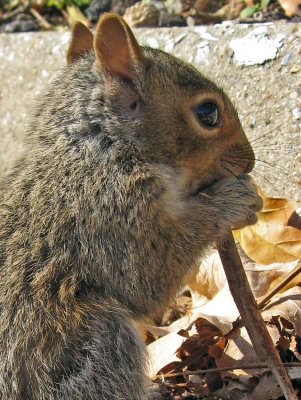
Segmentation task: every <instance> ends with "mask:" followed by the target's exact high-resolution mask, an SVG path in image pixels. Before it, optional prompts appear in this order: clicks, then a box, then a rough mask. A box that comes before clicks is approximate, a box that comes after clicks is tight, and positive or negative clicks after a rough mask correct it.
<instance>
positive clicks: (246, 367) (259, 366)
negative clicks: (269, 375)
mask: <svg viewBox="0 0 301 400" xmlns="http://www.w3.org/2000/svg"><path fill="white" fill-rule="evenodd" d="M283 366H284V367H285V368H287V369H290V368H294V367H297V368H300V367H301V362H291V363H283ZM238 369H243V370H249V369H250V370H252V369H269V366H268V365H267V364H266V363H257V364H241V365H235V366H233V367H231V366H229V367H223V368H210V369H197V370H196V371H182V372H169V373H167V374H158V375H156V376H155V377H154V378H153V379H162V378H164V379H165V378H174V377H177V376H187V375H200V374H212V373H215V372H227V371H235V370H238Z"/></svg>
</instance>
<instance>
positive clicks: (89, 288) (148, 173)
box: [0, 14, 262, 400]
mask: <svg viewBox="0 0 301 400" xmlns="http://www.w3.org/2000/svg"><path fill="white" fill-rule="evenodd" d="M25 140H26V142H25V144H24V152H23V153H22V155H21V156H20V157H19V158H18V159H17V161H16V162H15V164H14V167H13V168H12V169H11V171H10V172H9V173H7V174H6V175H5V176H4V177H2V179H1V181H0V354H1V357H0V398H1V400H46V399H47V400H71V399H72V400H75V399H80V400H109V399H110V400H112V399H114V400H138V399H139V400H146V399H150V398H155V396H157V395H158V396H160V395H159V394H158V393H157V392H156V390H155V391H152V390H151V389H150V383H149V382H148V379H147V377H146V372H145V371H146V365H147V356H146V351H145V347H144V345H143V344H142V342H141V339H140V338H139V335H138V334H137V331H136V329H135V327H134V325H135V324H134V323H133V321H140V320H143V319H145V318H147V319H149V318H152V319H154V318H157V317H158V316H159V315H161V314H162V312H163V311H164V309H165V306H166V304H168V302H169V301H171V299H172V298H173V297H174V296H176V294H177V292H178V290H179V288H180V287H181V286H182V285H183V282H184V281H185V278H186V277H187V275H188V274H189V273H190V272H191V270H192V269H193V268H195V267H196V266H197V265H199V262H200V259H201V258H202V257H203V256H204V255H205V254H206V251H207V249H209V248H210V246H212V245H213V244H214V243H215V242H216V241H222V240H223V237H224V236H225V233H226V232H227V231H228V229H229V227H235V228H238V227H242V226H245V225H248V224H253V223H255V222H256V212H257V211H258V210H260V208H261V207H262V201H261V199H260V197H259V195H258V194H257V190H256V186H255V184H254V183H253V181H252V179H251V178H250V177H249V175H248V173H249V172H251V170H252V168H253V166H254V153H253V151H252V148H251V146H250V144H249V142H248V140H247V138H246V136H245V134H244V131H243V129H242V127H241V124H240V121H239V119H238V116H237V113H236V111H235V108H234V106H233V105H232V103H231V101H230V100H229V98H228V97H227V95H226V94H225V93H224V92H223V91H222V90H221V89H220V88H219V87H217V86H216V85H215V84H214V83H213V82H212V81H211V80H209V79H207V78H206V77H204V76H203V75H202V74H201V73H200V72H199V71H198V70H197V69H196V68H194V67H193V66H192V65H190V64H187V63H185V62H184V61H181V60H180V59H178V58H175V57H174V56H172V55H170V54H167V53H165V52H163V51H160V50H158V49H152V48H148V47H142V46H140V45H139V44H138V42H137V40H136V38H135V36H134V34H133V32H132V31H131V30H130V28H129V27H128V25H127V24H126V23H125V21H124V20H123V19H122V18H121V17H119V16H117V15H114V14H104V15H103V16H102V17H101V18H100V20H99V22H98V25H97V28H96V31H95V34H94V35H93V34H92V32H91V31H90V30H89V29H88V28H87V27H85V26H84V25H83V24H81V23H76V25H75V26H74V28H73V33H72V38H71V42H70V45H69V48H68V52H67V65H66V67H64V68H63V69H62V71H61V72H60V73H59V74H58V76H57V78H56V79H55V80H54V81H53V82H52V83H50V85H49V88H48V91H47V92H46V94H45V95H44V97H42V99H41V100H40V102H39V104H38V106H37V108H36V110H35V113H34V115H33V117H32V122H31V125H30V128H29V129H28V132H27V135H26V139H25ZM158 398H160V397H158Z"/></svg>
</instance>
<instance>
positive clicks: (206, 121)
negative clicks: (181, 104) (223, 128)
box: [195, 102, 220, 128]
mask: <svg viewBox="0 0 301 400" xmlns="http://www.w3.org/2000/svg"><path fill="white" fill-rule="evenodd" d="M195 113H196V115H197V117H198V120H199V121H200V122H201V124H202V125H204V126H205V127H207V128H214V127H216V126H217V125H218V124H219V122H220V118H219V112H218V109H217V106H216V105H215V104H214V103H209V102H208V103H202V104H200V105H198V106H197V107H196V108H195Z"/></svg>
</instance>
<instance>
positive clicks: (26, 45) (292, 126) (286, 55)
mask: <svg viewBox="0 0 301 400" xmlns="http://www.w3.org/2000/svg"><path fill="white" fill-rule="evenodd" d="M136 34H137V38H138V40H139V41H140V42H141V43H142V44H147V45H149V46H152V47H158V48H161V49H163V50H165V51H167V52H171V53H173V54H174V55H176V56H179V57H181V58H182V59H185V60H187V61H189V62H192V63H193V64H194V65H196V66H197V67H198V68H199V69H200V70H201V71H202V72H203V73H204V74H206V75H208V76H209V77H210V78H212V79H214V80H215V81H216V82H217V83H218V84H219V85H221V86H222V87H223V88H224V89H225V91H226V92H227V93H228V94H229V96H230V98H231V99H232V100H233V102H234V103H235V105H236V107H237V109H238V113H239V115H240V118H241V120H242V124H243V127H244V129H245V131H246V133H247V135H248V137H249V139H250V141H251V142H252V144H253V146H254V148H255V150H256V154H257V159H258V161H257V165H256V170H255V173H254V174H255V176H256V179H257V180H258V181H259V182H260V186H261V187H262V188H263V189H264V190H265V191H266V192H267V193H268V194H270V195H273V196H284V197H287V198H294V199H296V200H298V199H299V200H300V199H301V190H300V189H301V173H300V172H301V168H300V165H301V25H300V24H291V23H285V22H278V23H276V24H261V25H234V24H231V23H224V24H221V25H215V26H210V27H194V28H172V29H167V28H163V29H140V30H136ZM69 35H70V34H69V33H68V32H67V33H66V32H65V33H59V32H47V33H45V32H39V33H26V34H11V35H9V34H7V35H5V34H2V35H0V172H1V170H2V172H3V171H4V170H5V169H6V168H7V166H8V165H9V160H11V159H13V158H14V157H15V155H16V154H17V153H18V151H19V150H20V149H21V148H22V140H21V138H22V134H24V131H25V127H26V124H27V121H28V115H29V114H30V113H31V112H32V110H33V108H34V104H35V99H36V98H37V96H39V95H40V94H41V92H42V91H43V88H44V86H45V85H47V82H48V81H49V80H50V79H51V78H52V77H53V76H54V75H55V73H56V71H57V70H58V69H59V68H60V67H61V66H62V65H63V64H64V63H65V50H66V46H67V43H68V40H69Z"/></svg>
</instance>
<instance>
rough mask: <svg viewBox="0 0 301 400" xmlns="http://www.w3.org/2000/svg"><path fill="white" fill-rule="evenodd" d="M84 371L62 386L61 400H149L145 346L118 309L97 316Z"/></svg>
mask: <svg viewBox="0 0 301 400" xmlns="http://www.w3.org/2000/svg"><path fill="white" fill-rule="evenodd" d="M86 329H88V330H89V332H88V335H87V341H86V343H83V344H82V345H83V349H84V352H83V354H84V356H83V357H82V360H81V362H80V363H79V362H78V360H75V362H76V364H77V365H79V364H80V365H81V368H80V369H78V368H75V369H74V368H73V370H74V371H73V372H72V373H71V374H70V375H69V376H68V378H66V379H65V380H64V381H63V382H62V383H61V385H60V389H59V391H58V392H59V395H58V396H57V397H56V399H57V400H70V399H81V400H112V399H114V400H147V399H148V395H147V391H148V390H147V389H148V386H149V383H148V382H147V379H146V376H145V354H144V351H145V350H144V346H143V344H142V342H141V340H140V338H139V336H138V334H137V333H136V332H135V330H134V328H133V327H132V326H131V323H130V321H129V319H128V318H127V317H126V316H124V315H122V311H121V310H118V309H116V308H112V309H107V310H106V311H105V312H102V313H100V315H97V316H94V317H93V321H92V323H91V322H90V326H89V327H87V328H86ZM75 334H76V333H75Z"/></svg>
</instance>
